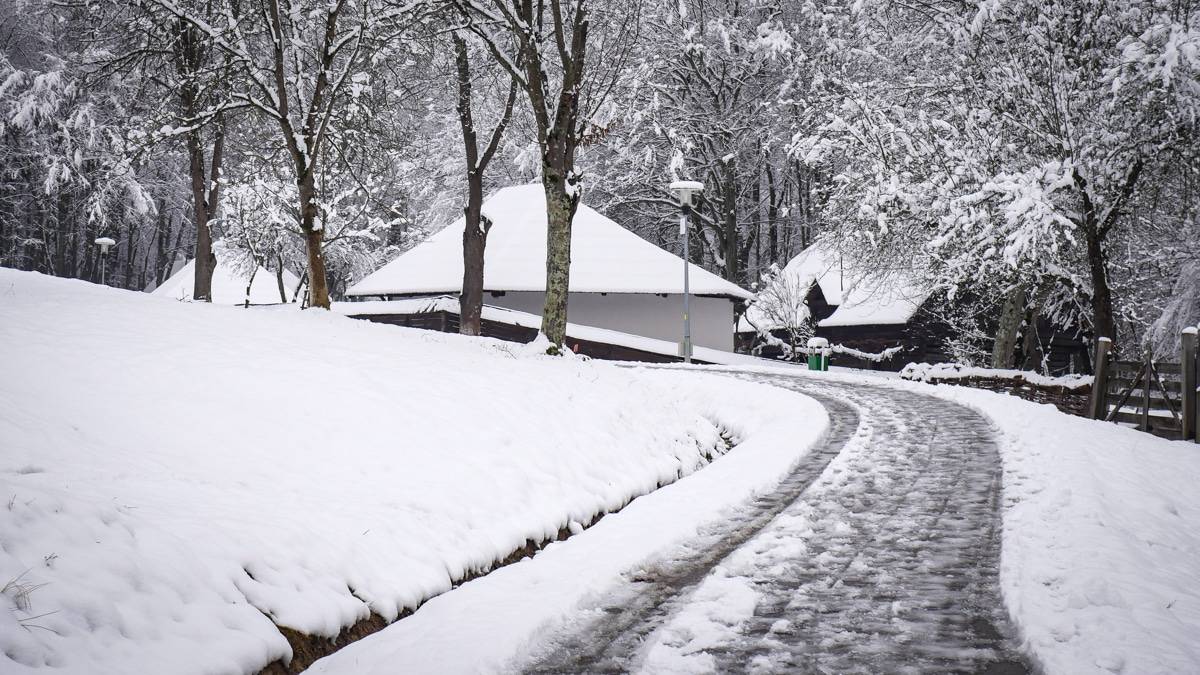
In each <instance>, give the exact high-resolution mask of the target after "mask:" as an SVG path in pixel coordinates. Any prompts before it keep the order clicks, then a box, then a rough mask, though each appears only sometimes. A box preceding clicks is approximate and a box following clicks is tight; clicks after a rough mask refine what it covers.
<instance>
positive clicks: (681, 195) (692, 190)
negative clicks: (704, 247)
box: [670, 180, 704, 363]
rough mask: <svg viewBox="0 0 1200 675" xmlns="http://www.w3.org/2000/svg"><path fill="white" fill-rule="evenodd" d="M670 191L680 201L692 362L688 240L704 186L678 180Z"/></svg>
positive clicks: (687, 352) (686, 348)
mask: <svg viewBox="0 0 1200 675" xmlns="http://www.w3.org/2000/svg"><path fill="white" fill-rule="evenodd" d="M670 190H671V192H672V194H674V195H675V198H676V199H678V200H679V208H680V213H679V236H680V238H682V239H683V348H682V349H681V350H680V351H682V352H683V354H682V356H683V362H684V363H691V362H692V313H691V288H690V286H689V284H688V266H689V265H690V264H691V262H690V259H691V254H690V251H689V248H688V246H689V242H688V239H689V238H690V237H689V236H688V219H689V217H690V216H691V215H692V206H693V205H694V204H695V201H696V199H697V198H698V197H699V196H700V193H701V192H703V191H704V184H703V183H700V182H697V181H694V180H677V181H674V182H673V183H671V185H670Z"/></svg>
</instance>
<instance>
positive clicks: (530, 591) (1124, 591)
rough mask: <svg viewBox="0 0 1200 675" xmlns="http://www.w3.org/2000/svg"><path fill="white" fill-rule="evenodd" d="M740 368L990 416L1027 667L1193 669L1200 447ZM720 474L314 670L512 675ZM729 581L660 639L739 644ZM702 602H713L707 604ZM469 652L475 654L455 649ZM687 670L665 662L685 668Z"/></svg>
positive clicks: (1199, 592) (463, 591)
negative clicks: (629, 550)
mask: <svg viewBox="0 0 1200 675" xmlns="http://www.w3.org/2000/svg"><path fill="white" fill-rule="evenodd" d="M672 369H676V370H677V369H678V367H672ZM695 370H702V369H700V368H696V369H695ZM737 370H738V371H741V372H746V371H747V370H754V371H759V372H764V373H766V372H776V373H784V372H786V373H787V374H789V375H792V376H798V377H812V378H821V379H824V380H827V381H841V382H844V383H847V384H849V385H850V386H853V385H854V384H855V383H859V382H864V383H865V382H870V383H872V384H875V385H881V384H882V385H885V386H890V387H895V388H899V389H907V390H911V391H916V392H923V393H932V394H935V395H937V396H941V397H944V398H947V399H950V400H953V401H955V402H958V403H962V404H965V405H967V406H969V407H972V408H975V409H977V410H979V411H981V412H983V413H984V414H985V415H986V416H987V417H988V418H990V419H991V420H992V422H993V423H994V424H995V429H996V432H997V433H998V435H999V446H1000V452H1001V459H1002V462H1003V476H1002V482H1003V488H1002V494H1003V505H1002V518H1003V522H1002V534H1001V538H1002V551H1001V562H1000V585H1001V591H1002V594H1003V598H1004V601H1005V605H1006V610H1007V612H1008V613H1009V615H1010V616H1011V618H1012V620H1013V624H1014V625H1015V626H1016V629H1017V631H1018V632H1019V636H1018V637H1019V641H1020V643H1021V645H1022V646H1023V648H1024V650H1025V651H1026V652H1027V653H1028V654H1029V656H1030V657H1031V659H1032V660H1033V661H1034V662H1035V663H1036V664H1037V665H1038V666H1039V667H1040V668H1041V669H1042V670H1043V671H1044V672H1047V673H1052V674H1054V673H1062V674H1069V675H1074V674H1076V673H1098V674H1099V673H1111V672H1118V673H1139V674H1140V673H1194V672H1198V670H1197V669H1198V667H1200V666H1198V664H1200V446H1196V445H1195V444H1190V443H1183V442H1171V441H1165V440H1162V439H1159V438H1156V437H1153V436H1150V435H1147V434H1142V433H1140V432H1136V431H1133V430H1130V429H1126V428H1122V427H1118V426H1116V425H1113V424H1106V423H1102V422H1096V421H1091V420H1086V419H1082V418H1078V417H1072V416H1069V415H1066V414H1063V413H1061V412H1059V411H1057V410H1056V409H1055V408H1053V407H1052V406H1049V405H1039V404H1035V403H1030V402H1027V401H1023V400H1021V399H1018V398H1015V397H1011V396H1006V395H1003V394H996V393H992V392H987V391H979V390H974V389H967V388H962V387H953V386H947V385H941V386H932V385H926V384H920V383H914V382H905V381H900V380H896V379H889V378H876V377H872V378H870V379H866V378H864V376H863V375H861V374H851V373H845V372H841V373H819V374H818V373H804V372H803V371H799V370H798V369H790V370H782V369H774V368H770V369H767V368H750V367H748V366H743V367H741V368H738V369H737ZM864 413H865V414H868V415H870V411H864ZM749 457H750V456H749V455H748V454H747V455H742V456H741V457H736V456H734V455H729V456H727V457H725V458H723V459H722V460H721V462H725V463H726V464H725V465H724V467H725V468H731V467H733V466H734V465H736V463H737V462H738V461H745V460H748V459H749ZM721 462H718V463H717V464H714V466H713V467H711V468H710V469H706V470H705V471H704V472H702V473H700V474H698V475H697V476H696V478H695V479H689V481H684V482H682V483H680V484H678V485H677V486H673V487H672V488H668V489H666V490H662V491H659V492H658V493H655V494H654V495H652V496H651V497H649V498H646V499H645V500H641V503H638V504H635V506H640V507H643V508H637V509H634V508H630V509H627V510H626V511H624V512H622V513H621V514H619V515H618V516H617V517H614V518H612V519H606V520H605V521H602V523H601V524H600V526H598V527H596V528H594V529H593V530H590V531H589V532H587V533H585V535H584V536H581V537H577V538H575V539H572V540H571V541H569V542H565V543H563V544H561V545H557V546H554V547H551V549H550V550H549V551H547V552H546V553H545V554H542V555H539V556H538V557H536V558H534V559H532V560H527V561H524V562H522V563H520V564H518V565H514V566H512V567H509V568H506V569H505V570H502V571H501V572H499V573H496V574H493V575H489V577H487V578H485V579H482V580H479V581H477V582H472V583H471V584H467V585H465V586H463V587H462V588H460V589H458V590H456V591H455V592H453V593H450V594H447V595H444V596H441V597H439V598H437V599H436V600H435V601H434V602H431V603H429V604H428V605H426V606H425V607H424V608H422V610H421V611H420V612H418V613H417V614H416V615H415V616H413V617H410V618H408V619H405V620H404V621H402V622H400V623H399V624H396V625H395V626H392V627H390V628H388V629H386V630H385V631H383V632H381V633H379V634H376V635H374V636H371V637H369V638H367V639H366V640H363V641H362V642H359V643H356V644H355V645H351V646H350V647H348V648H346V649H345V650H343V651H341V652H339V653H337V654H335V655H333V656H331V657H329V658H327V659H324V660H322V661H319V662H317V664H316V665H315V666H314V672H317V673H328V674H335V673H336V674H342V673H390V672H413V673H425V672H430V673H432V672H440V673H457V672H494V671H497V670H503V669H504V668H505V667H511V666H512V664H513V663H514V662H511V661H509V662H505V660H504V658H503V657H504V656H505V655H508V656H509V657H513V656H515V655H517V654H518V653H521V652H522V651H523V650H527V649H530V648H531V647H536V646H537V645H538V644H539V640H540V638H541V636H543V635H545V634H546V632H547V630H548V629H549V628H550V627H552V626H554V625H555V622H556V621H558V620H559V619H561V618H562V617H563V616H566V615H569V614H570V613H571V611H572V609H574V611H576V612H578V611H580V608H581V607H589V606H593V603H592V600H593V599H594V598H597V597H602V596H603V594H604V592H605V588H606V586H605V582H606V581H611V580H612V579H613V578H614V577H615V575H616V574H617V573H618V572H620V571H621V570H620V565H618V564H616V563H618V562H625V563H628V564H627V566H626V567H625V571H626V572H629V571H630V570H633V569H637V564H636V562H635V559H636V558H638V557H640V556H641V555H642V550H641V547H642V545H643V544H644V539H645V537H647V536H653V535H654V534H656V533H659V532H661V529H660V528H662V527H664V525H669V523H670V520H669V518H663V517H661V516H658V515H657V514H658V513H660V511H658V510H657V509H656V508H655V501H657V500H659V499H664V500H666V499H669V498H670V495H671V494H672V492H673V491H676V490H677V491H676V492H675V494H688V492H687V491H688V490H689V488H690V489H695V490H704V489H708V488H709V485H708V484H707V481H713V482H717V481H720V480H721V479H722V476H721V473H720V470H721V469H720V468H718V465H720V464H721ZM700 494H703V493H700ZM697 503H698V504H704V502H701V501H698V502H697ZM661 512H662V513H669V509H667V508H663V509H662V511H661ZM605 526H610V527H605ZM626 537H629V539H627V538H626ZM627 541H632V542H634V544H635V548H636V549H637V551H636V554H635V555H630V556H627V557H626V559H625V560H623V561H621V560H616V559H614V558H613V557H612V556H611V555H610V554H609V551H610V550H612V548H615V547H620V546H621V545H623V544H625V543H626V542H627ZM674 541H675V539H674V538H673V536H672V537H662V538H661V539H660V541H658V542H656V543H655V545H656V546H658V547H659V550H663V549H666V548H668V547H669V546H670V545H671V543H673V542H674ZM743 557H744V556H743ZM722 575H723V572H721V570H718V573H717V574H716V576H715V577H714V578H712V579H710V581H711V582H712V583H711V584H710V583H708V582H706V585H704V586H701V587H700V589H699V590H698V591H697V592H696V593H697V595H696V596H695V597H693V598H692V599H691V601H690V602H689V603H688V604H687V605H686V606H685V611H688V612H692V613H693V615H688V616H683V615H680V616H678V617H675V619H674V620H673V621H672V623H671V625H669V626H667V629H666V630H667V632H664V633H663V634H662V635H659V636H658V638H656V639H659V640H660V641H661V640H667V641H669V629H670V627H671V626H673V625H676V624H684V625H687V626H688V631H689V633H688V636H689V640H690V642H689V648H691V647H695V646H696V641H699V642H700V643H704V641H705V640H708V641H710V642H713V643H714V644H716V643H719V642H721V641H722V640H724V639H725V638H726V637H728V635H729V634H732V633H731V631H732V628H731V627H730V625H731V622H734V623H736V621H737V617H741V616H743V615H746V614H747V613H748V612H750V611H751V610H752V605H753V603H754V602H755V600H754V598H753V597H751V596H752V595H753V594H752V593H741V594H740V595H739V593H740V592H741V591H740V590H739V589H741V587H736V588H733V586H736V584H735V583H734V581H735V580H733V579H730V578H727V575H725V576H722ZM713 584H716V585H713ZM726 587H730V588H732V590H730V588H726ZM716 590H720V591H721V592H716ZM741 590H744V589H741ZM709 591H713V593H714V594H713V597H712V598H708V597H707V596H705V595H704V594H705V593H706V592H709ZM733 591H738V592H733ZM742 595H745V596H746V597H744V598H743V597H742ZM739 603H741V604H739ZM746 603H749V605H746ZM571 620H572V621H575V622H578V621H579V618H578V617H574V618H572V619H571ZM709 629H711V630H709ZM722 636H725V637H722ZM467 644H469V645H471V648H470V649H464V648H462V645H467ZM655 644H658V642H655ZM652 651H653V650H652ZM651 656H654V654H652V655H651ZM659 656H661V654H660V655H659ZM657 663H659V662H658V661H656V660H654V659H653V658H651V659H649V660H648V661H647V662H646V663H645V664H644V665H645V666H646V667H647V668H649V670H650V671H651V672H653V671H654V670H655V667H654V664H657ZM687 663H692V664H693V665H695V667H696V668H697V669H698V670H699V671H704V670H705V668H706V667H707V666H706V665H705V664H706V663H707V662H705V661H704V660H703V659H700V660H697V661H694V662H692V661H689V662H687ZM687 663H681V662H677V661H670V664H668V663H667V662H663V663H661V664H659V665H662V666H663V668H665V669H667V670H670V669H672V668H677V667H682V668H683V669H684V670H688V669H689V667H688V666H687ZM668 665H669V666H670V667H668ZM748 665H751V666H752V665H754V664H748Z"/></svg>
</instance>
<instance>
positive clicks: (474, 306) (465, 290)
mask: <svg viewBox="0 0 1200 675" xmlns="http://www.w3.org/2000/svg"><path fill="white" fill-rule="evenodd" d="M482 210H483V180H482V176H480V175H479V174H478V172H476V171H471V172H469V173H468V179H467V206H466V208H465V209H463V215H464V217H465V218H466V223H465V225H464V227H463V285H462V294H461V295H459V296H458V311H459V326H458V332H459V333H462V334H463V335H479V334H480V332H481V331H482V328H483V327H482V323H481V322H482V318H481V316H482V314H483V256H484V251H485V249H486V247H487V235H488V229H490V228H489V225H490V223H485V222H484V220H483V215H482Z"/></svg>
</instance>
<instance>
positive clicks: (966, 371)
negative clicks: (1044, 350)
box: [900, 363, 1092, 389]
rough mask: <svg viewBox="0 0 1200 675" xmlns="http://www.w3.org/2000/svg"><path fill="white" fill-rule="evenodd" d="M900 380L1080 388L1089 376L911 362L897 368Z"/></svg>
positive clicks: (1087, 382)
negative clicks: (989, 381)
mask: <svg viewBox="0 0 1200 675" xmlns="http://www.w3.org/2000/svg"><path fill="white" fill-rule="evenodd" d="M900 377H901V379H905V380H912V381H914V382H938V381H940V380H965V379H970V378H976V377H978V378H989V379H996V380H1012V381H1014V382H1028V383H1029V384H1032V385H1036V386H1039V387H1065V388H1067V389H1079V388H1081V387H1086V386H1088V385H1090V384H1091V383H1092V376H1091V375H1060V376H1058V377H1050V376H1049V375H1042V374H1041V373H1035V372H1033V371H1029V370H1004V369H1000V368H976V367H970V366H960V365H958V364H954V363H910V364H908V365H906V366H904V368H903V369H901V370H900Z"/></svg>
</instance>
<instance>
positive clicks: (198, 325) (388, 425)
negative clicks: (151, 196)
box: [0, 269, 825, 673]
mask: <svg viewBox="0 0 1200 675" xmlns="http://www.w3.org/2000/svg"><path fill="white" fill-rule="evenodd" d="M0 372H2V373H3V377H2V378H0V440H2V445H3V452H0V497H3V502H4V506H3V507H0V586H3V587H4V590H3V596H4V597H3V604H4V607H3V611H0V671H2V672H4V673H24V672H28V671H41V670H43V669H46V670H49V669H52V670H53V671H54V672H56V673H84V672H86V673H117V672H120V673H131V672H146V673H150V672H172V673H187V672H196V673H201V672H204V673H213V672H222V673H226V672H253V671H256V670H258V669H260V668H262V667H263V666H265V665H266V664H268V663H269V662H271V661H272V660H275V659H278V658H286V657H287V656H288V655H289V653H290V651H289V646H288V643H287V642H286V640H285V639H284V638H283V637H282V636H281V634H280V633H279V631H278V630H277V629H276V626H275V625H274V624H276V623H277V624H280V625H284V626H288V627H291V628H294V629H297V630H299V631H302V632H307V633H312V634H320V635H328V636H332V635H334V634H336V633H337V632H338V631H339V630H340V629H342V628H343V627H345V626H348V625H350V624H353V623H354V622H356V621H358V620H361V619H364V618H366V617H368V615H369V614H371V613H375V614H378V615H381V616H383V617H384V618H386V619H392V618H395V617H396V616H398V615H399V614H400V613H401V612H402V611H403V610H404V609H406V608H412V607H415V606H417V605H418V604H419V603H421V602H422V601H424V600H426V599H428V598H430V597H432V596H434V595H437V594H439V593H441V592H443V591H445V590H447V589H449V588H450V587H451V585H452V584H453V583H454V581H455V580H456V579H459V578H461V577H463V576H464V575H467V574H469V573H471V572H472V571H476V570H480V569H483V568H487V567H488V566H490V565H492V564H493V563H494V562H495V561H497V560H500V559H503V558H505V557H506V556H508V555H509V554H511V553H513V552H514V551H515V550H517V549H519V548H521V547H522V546H524V545H525V544H526V542H527V541H530V540H532V541H535V542H540V541H542V540H545V539H547V538H551V537H553V536H555V535H556V534H557V533H558V532H559V531H560V530H562V529H564V528H565V529H566V530H569V531H577V530H578V529H579V527H580V525H581V524H587V523H588V522H590V521H591V520H592V519H593V518H594V517H595V516H596V515H597V514H599V513H602V512H604V511H608V510H612V509H616V508H619V507H621V506H622V505H624V504H625V503H626V502H628V500H629V499H631V498H633V497H635V496H637V495H641V494H645V493H647V492H650V491H652V490H654V489H655V488H656V487H657V486H659V485H662V484H667V483H671V482H673V481H675V480H677V479H678V478H679V477H681V476H686V475H687V474H689V473H692V472H694V471H696V470H697V469H698V468H700V467H701V466H703V465H704V464H705V463H706V461H707V457H709V456H713V455H715V454H717V453H719V452H722V451H724V450H725V448H726V444H725V441H724V440H723V439H722V438H721V434H725V435H727V436H728V437H730V438H731V439H732V440H734V441H735V442H740V443H741V445H740V446H739V447H737V448H735V449H734V451H733V453H732V454H731V455H730V456H729V457H724V458H721V459H718V460H717V461H718V463H720V462H723V461H726V460H731V459H733V457H734V456H736V455H738V454H739V453H743V452H747V453H749V452H754V447H755V443H756V439H761V438H764V437H770V438H771V439H773V442H772V443H771V446H772V447H778V446H779V445H780V443H779V439H781V438H786V439H788V443H787V447H788V448H790V449H791V450H790V451H791V452H794V453H797V454H799V453H802V452H803V451H804V448H805V447H806V444H808V443H811V442H812V440H814V439H815V438H816V437H817V435H819V434H820V433H821V431H822V430H823V428H824V424H825V422H824V420H825V417H824V413H823V412H822V410H821V409H820V408H819V407H818V406H817V405H816V403H815V402H813V401H811V400H810V399H807V398H805V397H802V396H799V395H797V394H792V393H788V392H783V391H776V390H771V389H769V388H766V387H759V386H754V385H750V384H745V383H738V382H733V381H730V380H728V379H725V378H718V377H715V376H714V377H711V378H709V377H703V376H695V375H691V374H688V375H683V374H680V373H670V372H663V371H648V370H630V369H619V368H616V367H614V366H613V365H611V364H605V363H598V362H592V361H583V360H574V359H570V358H565V359H563V358H559V359H554V358H549V357H544V356H540V355H538V354H537V352H536V350H532V349H528V348H523V347H521V346H517V345H512V344H507V343H500V342H494V341H489V340H480V339H467V338H460V337H459V336H454V335H441V334H435V333H429V332H422V331H416V330H408V329H403V328H397V327H392V326H381V325H375V324H370V323H367V322H364V321H356V320H351V319H347V318H345V317H341V316H337V315H333V314H330V313H325V312H317V311H311V312H299V311H296V310H295V309H294V308H293V307H280V308H274V309H250V310H243V309H238V308H231V307H219V306H207V305H196V304H189V303H179V302H175V301H172V300H166V299H162V298H156V297H151V296H147V295H144V294H138V293H131V292H123V291H116V290H112V289H108V288H101V287H96V286H92V285H90V284H86V283H83V282H77V281H66V280H61V279H53V278H50V277H45V276H41V275H37V274H32V273H26V272H16V271H13V270H9V269H0ZM685 377H686V386H684V380H683V379H682V378H685ZM759 445H762V443H760V444H759ZM776 452H777V451H776ZM787 464H788V461H787V458H786V457H782V458H781V457H777V458H776V459H775V460H774V463H768V464H767V465H766V466H767V468H766V469H765V470H764V471H765V473H762V475H759V476H757V477H756V478H754V479H753V480H751V479H746V478H744V479H743V480H742V481H741V482H740V483H737V484H736V485H734V486H733V487H731V488H730V490H729V494H725V495H721V496H720V498H719V499H725V500H733V499H738V498H741V497H744V495H745V494H746V492H747V491H749V490H752V489H756V488H757V487H761V486H762V485H764V484H769V483H770V481H771V480H772V478H773V477H774V476H777V475H778V474H779V473H780V472H782V471H784V470H786V467H787ZM746 466H747V468H746V469H744V471H743V473H745V472H746V471H749V475H751V476H753V472H754V470H755V469H754V467H753V465H746ZM771 472H774V473H773V474H772V473H771ZM686 482H687V481H683V483H686ZM683 483H680V485H683ZM672 487H675V486H672ZM667 489H671V488H667ZM684 514H685V516H686V510H684ZM687 527H688V524H687V522H685V523H683V525H682V528H683V529H684V530H686V529H687Z"/></svg>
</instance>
